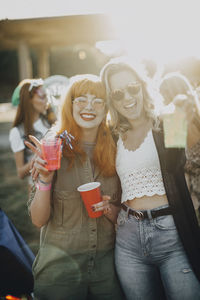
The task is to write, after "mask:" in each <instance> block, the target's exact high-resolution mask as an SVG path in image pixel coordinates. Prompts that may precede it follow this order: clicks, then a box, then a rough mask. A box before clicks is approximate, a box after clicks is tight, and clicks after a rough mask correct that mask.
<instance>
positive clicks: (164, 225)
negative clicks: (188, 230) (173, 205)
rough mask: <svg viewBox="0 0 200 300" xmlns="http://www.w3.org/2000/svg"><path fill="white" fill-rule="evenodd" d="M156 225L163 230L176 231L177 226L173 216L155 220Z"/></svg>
mask: <svg viewBox="0 0 200 300" xmlns="http://www.w3.org/2000/svg"><path fill="white" fill-rule="evenodd" d="M154 224H155V226H156V227H157V228H158V229H161V230H175V229H176V225H175V223H174V218H173V216H172V215H167V216H160V217H157V218H155V219H154Z"/></svg>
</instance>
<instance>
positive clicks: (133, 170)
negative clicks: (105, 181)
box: [116, 130, 165, 203]
mask: <svg viewBox="0 0 200 300" xmlns="http://www.w3.org/2000/svg"><path fill="white" fill-rule="evenodd" d="M116 169H117V173H118V175H119V178H120V180H121V186H122V200H121V202H122V203H123V202H125V201H127V200H132V199H134V198H136V197H137V198H140V197H142V196H153V195H156V194H157V195H164V194H165V188H164V184H163V179H162V174H161V169H160V162H159V158H158V153H157V149H156V146H155V143H154V139H153V134H152V131H151V130H150V131H149V132H148V134H147V136H146V137H145V139H144V141H143V142H142V144H141V145H140V147H139V148H138V149H136V150H135V151H131V150H128V149H126V148H125V147H124V144H123V141H122V139H121V137H120V138H119V140H118V142H117V157H116Z"/></svg>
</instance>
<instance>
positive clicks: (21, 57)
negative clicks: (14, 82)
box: [18, 41, 33, 81]
mask: <svg viewBox="0 0 200 300" xmlns="http://www.w3.org/2000/svg"><path fill="white" fill-rule="evenodd" d="M18 61H19V78H20V81H21V80H23V79H26V78H32V77H33V68H32V61H31V57H30V53H29V48H28V45H27V44H26V43H25V42H24V41H20V42H19V45H18Z"/></svg>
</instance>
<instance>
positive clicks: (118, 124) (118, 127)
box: [100, 58, 159, 134]
mask: <svg viewBox="0 0 200 300" xmlns="http://www.w3.org/2000/svg"><path fill="white" fill-rule="evenodd" d="M123 70H127V71H129V72H132V73H133V74H135V75H136V76H137V78H138V79H139V81H140V82H141V84H142V90H143V97H144V111H145V113H146V115H147V117H148V118H149V119H151V120H152V121H153V126H154V129H158V127H159V119H158V116H157V114H156V111H155V101H154V100H153V95H154V93H155V91H153V88H151V86H150V85H149V84H148V78H147V77H146V76H145V73H144V71H143V69H142V66H141V65H139V64H138V65H133V64H131V62H128V61H127V60H126V59H125V58H117V59H112V60H111V61H110V62H108V63H107V64H106V65H105V66H104V67H103V69H102V70H101V74H100V76H101V80H102V82H103V83H104V85H105V88H106V93H107V102H108V106H109V111H110V117H111V126H112V127H113V130H114V132H116V133H119V134H120V133H123V132H125V131H127V130H128V129H130V128H131V124H130V123H129V121H128V120H127V119H126V118H125V117H124V116H122V115H121V114H119V113H118V112H117V111H116V109H115V108H114V107H113V105H112V101H111V97H110V92H111V88H110V77H111V76H112V75H113V74H115V73H118V72H120V71H123Z"/></svg>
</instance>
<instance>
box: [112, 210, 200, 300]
mask: <svg viewBox="0 0 200 300" xmlns="http://www.w3.org/2000/svg"><path fill="white" fill-rule="evenodd" d="M164 207H166V205H165V206H161V207H159V208H157V209H160V208H164ZM154 210H155V209H154ZM148 216H149V218H148V219H144V220H136V218H135V217H134V216H132V215H129V216H128V213H127V212H125V211H124V210H121V211H120V213H119V216H118V220H117V224H118V226H117V236H116V246H115V264H116V270H117V273H118V277H119V279H120V282H121V285H122V288H123V290H124V293H125V295H126V297H127V299H128V300H139V299H141V300H157V299H159V300H161V299H163V298H164V296H163V290H164V292H165V297H166V299H170V300H172V299H173V300H199V299H200V282H199V281H198V280H197V278H196V276H195V274H194V273H193V271H192V269H191V266H190V263H189V262H188V259H187V256H186V254H185V251H184V249H183V246H182V243H181V241H180V238H179V236H178V233H177V230H176V227H175V224H174V220H173V217H172V216H171V215H167V216H161V217H157V218H155V219H152V217H151V211H150V210H148ZM162 289H163V290H162Z"/></svg>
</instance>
